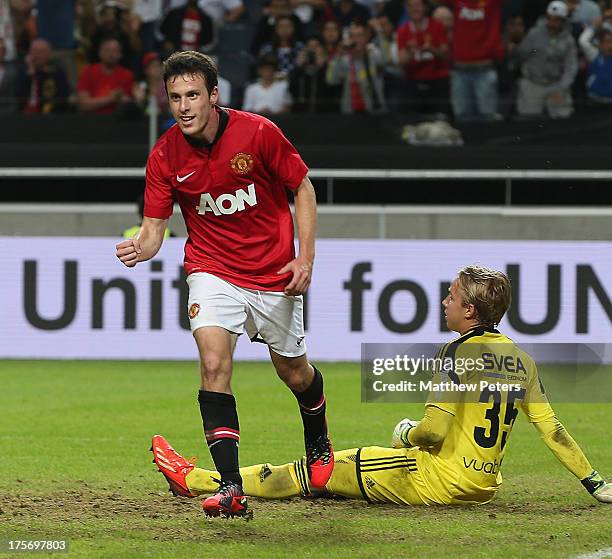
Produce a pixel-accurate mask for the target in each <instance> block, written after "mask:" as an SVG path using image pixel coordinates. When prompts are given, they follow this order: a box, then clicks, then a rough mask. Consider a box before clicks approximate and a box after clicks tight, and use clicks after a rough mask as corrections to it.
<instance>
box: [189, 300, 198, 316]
mask: <svg viewBox="0 0 612 559" xmlns="http://www.w3.org/2000/svg"><path fill="white" fill-rule="evenodd" d="M199 312H200V305H199V304H198V303H193V304H192V305H191V307H189V313H188V314H189V318H190V319H191V320H193V319H194V318H195V317H196V316H198V313H199Z"/></svg>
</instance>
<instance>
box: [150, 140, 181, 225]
mask: <svg viewBox="0 0 612 559" xmlns="http://www.w3.org/2000/svg"><path fill="white" fill-rule="evenodd" d="M173 206H174V201H173V198H172V185H171V184H170V181H169V180H168V177H167V175H165V174H164V172H163V164H162V160H161V155H160V152H159V150H157V149H156V150H154V151H153V152H152V153H151V155H150V156H149V160H148V161H147V172H146V185H145V196H144V215H145V217H153V218H156V219H168V218H169V217H170V216H171V215H172V210H173Z"/></svg>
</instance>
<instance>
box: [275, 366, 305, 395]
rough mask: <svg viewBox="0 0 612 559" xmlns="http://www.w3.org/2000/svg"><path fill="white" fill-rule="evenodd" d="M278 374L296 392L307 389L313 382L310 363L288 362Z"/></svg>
mask: <svg viewBox="0 0 612 559" xmlns="http://www.w3.org/2000/svg"><path fill="white" fill-rule="evenodd" d="M278 375H279V376H280V377H281V378H282V379H283V381H284V382H285V384H286V385H287V386H288V387H289V388H291V390H295V391H296V392H302V391H304V390H306V389H307V388H308V387H309V386H310V383H311V382H312V374H311V371H310V366H309V365H308V363H305V364H304V363H300V364H298V363H295V364H293V363H288V364H286V365H284V366H283V367H282V368H280V369H279V370H278Z"/></svg>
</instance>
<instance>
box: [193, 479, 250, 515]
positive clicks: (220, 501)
mask: <svg viewBox="0 0 612 559" xmlns="http://www.w3.org/2000/svg"><path fill="white" fill-rule="evenodd" d="M215 481H216V482H218V483H219V489H217V492H216V493H215V494H214V495H211V496H210V497H208V498H207V499H204V501H202V508H203V509H204V514H205V515H206V516H224V517H225V518H230V517H231V518H233V517H234V516H243V517H245V518H246V519H247V520H250V519H251V518H253V511H252V510H249V508H248V502H247V498H246V496H245V495H244V491H243V490H242V487H241V486H240V485H238V484H237V483H234V482H233V481H223V480H217V479H215Z"/></svg>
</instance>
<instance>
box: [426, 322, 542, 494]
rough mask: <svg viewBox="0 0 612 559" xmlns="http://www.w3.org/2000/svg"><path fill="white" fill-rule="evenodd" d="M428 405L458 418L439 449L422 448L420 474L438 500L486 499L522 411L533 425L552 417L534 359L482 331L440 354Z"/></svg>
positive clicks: (492, 331) (490, 332)
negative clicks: (519, 411)
mask: <svg viewBox="0 0 612 559" xmlns="http://www.w3.org/2000/svg"><path fill="white" fill-rule="evenodd" d="M437 358H438V359H437V363H439V365H437V366H436V372H435V374H434V376H433V379H432V390H431V392H430V396H429V399H428V402H427V404H426V406H435V407H437V408H439V409H441V410H443V411H444V412H446V413H448V414H451V415H452V416H453V417H454V419H453V421H452V424H451V428H450V430H449V433H448V435H447V436H446V438H445V439H444V441H443V443H442V445H441V446H439V447H435V448H429V449H427V448H421V449H420V450H421V452H420V453H419V458H420V459H419V460H418V462H420V464H419V469H420V470H421V472H422V473H423V474H424V480H425V483H426V485H428V486H429V487H428V492H429V493H431V494H432V495H435V496H436V498H439V499H440V502H448V503H449V504H452V503H460V502H466V501H470V502H486V501H489V500H490V499H492V498H493V496H494V495H495V492H496V490H497V488H498V487H499V485H500V484H501V482H502V476H501V472H500V468H501V464H502V461H503V459H504V454H505V452H506V448H507V444H508V440H509V438H510V434H511V432H512V427H513V426H514V421H515V419H516V417H517V414H518V409H519V408H520V409H521V410H522V411H523V412H524V413H525V414H526V416H527V418H528V420H529V421H530V422H532V423H536V422H540V421H546V420H549V419H552V418H553V417H554V412H553V410H552V408H551V406H550V404H549V403H548V400H547V398H546V395H545V392H544V387H543V386H542V383H541V382H540V379H539V377H538V371H537V368H536V365H535V363H534V361H533V359H532V358H531V357H530V356H529V355H528V354H527V353H525V352H524V351H522V350H521V349H520V348H519V347H518V346H517V345H516V344H515V343H514V342H513V341H512V340H511V339H510V338H508V337H507V336H504V335H503V334H501V333H500V332H498V331H497V330H495V329H487V328H483V327H477V328H475V329H473V330H471V331H469V332H467V333H465V334H464V335H462V336H460V337H459V338H457V339H455V340H453V341H452V342H450V343H448V344H446V345H445V346H444V347H443V348H442V349H441V350H440V352H439V353H438V356H437Z"/></svg>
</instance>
